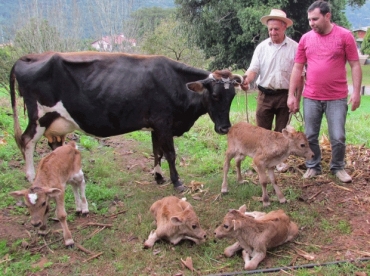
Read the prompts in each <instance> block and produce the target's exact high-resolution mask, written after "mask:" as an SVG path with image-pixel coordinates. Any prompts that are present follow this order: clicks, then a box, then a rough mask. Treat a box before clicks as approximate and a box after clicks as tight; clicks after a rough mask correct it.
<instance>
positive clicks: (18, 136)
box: [9, 65, 24, 157]
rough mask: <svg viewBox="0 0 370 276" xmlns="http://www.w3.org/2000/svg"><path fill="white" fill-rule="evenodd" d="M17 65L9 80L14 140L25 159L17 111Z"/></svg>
mask: <svg viewBox="0 0 370 276" xmlns="http://www.w3.org/2000/svg"><path fill="white" fill-rule="evenodd" d="M14 68H15V65H13V67H12V70H11V71H10V79H9V88H10V99H11V104H12V109H13V121H14V138H15V142H16V143H17V146H18V148H19V149H20V150H21V152H22V154H23V157H24V150H23V148H24V145H23V142H22V130H21V127H20V125H19V119H18V111H17V98H16V95H15V79H16V78H15V74H14Z"/></svg>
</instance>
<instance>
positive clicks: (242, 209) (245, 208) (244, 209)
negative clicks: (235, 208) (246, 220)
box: [239, 204, 247, 214]
mask: <svg viewBox="0 0 370 276" xmlns="http://www.w3.org/2000/svg"><path fill="white" fill-rule="evenodd" d="M246 211H247V206H245V204H244V205H242V206H240V207H239V212H241V213H242V214H244V213H245V212H246Z"/></svg>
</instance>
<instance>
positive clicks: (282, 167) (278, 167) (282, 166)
mask: <svg viewBox="0 0 370 276" xmlns="http://www.w3.org/2000/svg"><path fill="white" fill-rule="evenodd" d="M288 169H289V165H288V164H286V163H284V162H283V163H280V164H278V165H276V170H277V171H278V172H286V171H287V170H288Z"/></svg>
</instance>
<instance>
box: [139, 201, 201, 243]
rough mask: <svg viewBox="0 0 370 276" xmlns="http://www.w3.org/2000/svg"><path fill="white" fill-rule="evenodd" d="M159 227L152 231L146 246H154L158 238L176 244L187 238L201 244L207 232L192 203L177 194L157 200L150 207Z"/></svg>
mask: <svg viewBox="0 0 370 276" xmlns="http://www.w3.org/2000/svg"><path fill="white" fill-rule="evenodd" d="M150 212H151V214H152V215H153V217H154V218H155V222H156V225H157V229H156V230H155V231H151V232H150V234H149V237H148V239H147V240H146V241H145V242H144V248H151V247H153V245H154V243H155V242H156V241H157V240H160V239H165V240H168V241H169V242H171V243H172V244H174V245H176V244H178V243H179V242H180V241H181V240H184V239H187V240H191V241H193V242H195V243H196V244H199V243H201V242H204V241H205V239H206V237H207V234H206V232H205V231H204V230H203V229H202V228H201V227H200V224H199V219H198V217H197V215H196V214H195V212H194V209H193V207H192V206H191V204H190V203H188V202H186V200H185V199H179V198H177V197H176V196H167V197H164V198H162V199H160V200H157V201H156V202H154V203H153V204H152V206H151V207H150Z"/></svg>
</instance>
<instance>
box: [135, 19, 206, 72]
mask: <svg viewBox="0 0 370 276" xmlns="http://www.w3.org/2000/svg"><path fill="white" fill-rule="evenodd" d="M143 37H144V38H143V41H142V44H141V49H142V51H144V52H145V53H146V54H155V55H164V56H167V57H169V58H172V59H174V60H177V61H181V62H183V63H186V64H189V65H191V66H195V67H202V68H205V67H206V63H207V61H206V59H205V57H204V54H203V52H202V51H201V50H200V49H199V48H198V47H196V46H194V45H191V44H190V43H189V41H188V40H187V36H186V34H185V33H184V30H183V29H182V28H181V24H180V23H179V22H178V21H176V20H175V19H174V17H167V18H166V19H164V20H162V21H161V22H160V24H159V26H158V27H156V28H155V29H154V31H153V32H152V31H149V32H146V34H145V35H144V36H143Z"/></svg>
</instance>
